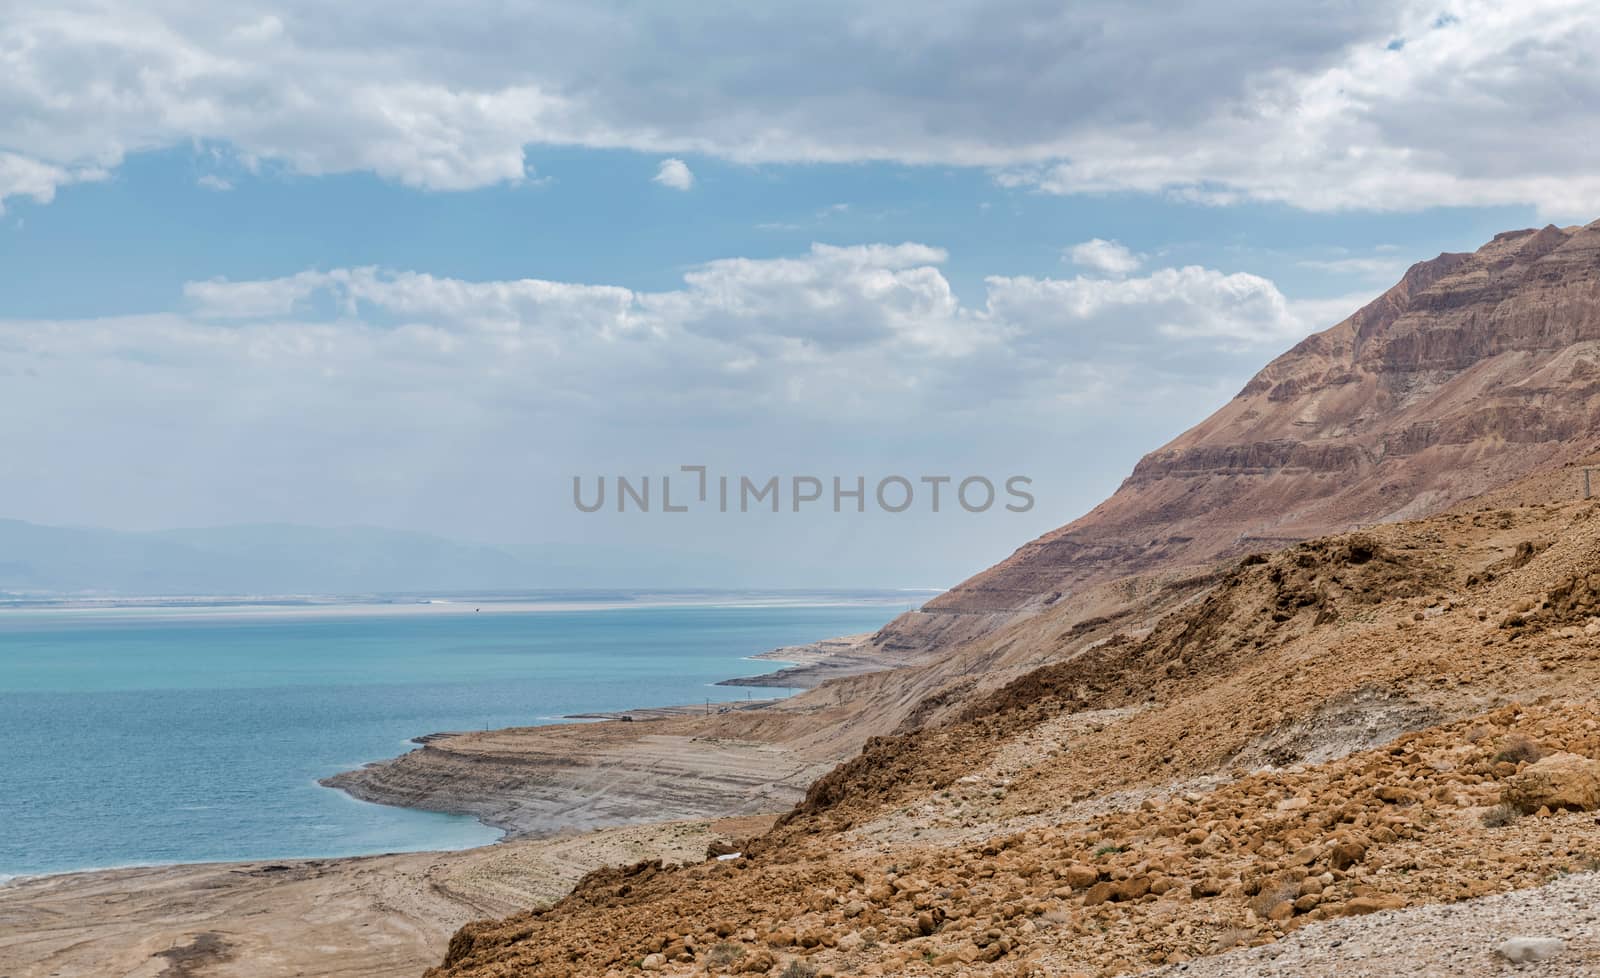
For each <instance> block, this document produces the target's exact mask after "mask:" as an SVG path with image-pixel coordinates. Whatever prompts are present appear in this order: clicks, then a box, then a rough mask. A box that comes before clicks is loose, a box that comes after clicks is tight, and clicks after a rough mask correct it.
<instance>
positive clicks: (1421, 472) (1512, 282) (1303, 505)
mask: <svg viewBox="0 0 1600 978" xmlns="http://www.w3.org/2000/svg"><path fill="white" fill-rule="evenodd" d="M1597 433H1600V221H1597V222H1595V223H1593V224H1590V225H1588V226H1586V227H1568V228H1558V227H1555V226H1553V225H1552V226H1549V227H1545V228H1543V229H1539V230H1533V229H1530V230H1524V231H1508V232H1505V233H1503V234H1498V235H1496V236H1495V238H1494V240H1493V241H1490V242H1489V243H1488V244H1486V245H1484V246H1483V247H1482V248H1480V249H1478V250H1477V251H1476V252H1473V253H1472V254H1442V255H1440V256H1439V257H1437V258H1434V259H1432V260H1431V261H1424V262H1419V263H1418V264H1416V265H1414V266H1412V267H1411V269H1410V270H1408V271H1407V272H1406V274H1405V277H1404V278H1402V279H1401V281H1400V282H1399V283H1398V284H1397V285H1395V286H1394V287H1393V288H1391V289H1390V290H1389V291H1387V292H1385V293H1384V294H1383V295H1382V296H1380V297H1379V298H1377V299H1376V300H1374V301H1373V302H1371V303H1369V304H1368V305H1366V306H1365V307H1363V308H1362V309H1360V310H1359V311H1357V312H1356V313H1355V314H1354V315H1352V316H1351V317H1350V318H1348V319H1346V320H1344V321H1343V322H1341V323H1339V324H1338V325H1336V326H1334V327H1332V328H1331V329H1328V330H1325V331H1323V332H1321V333H1317V334H1315V335H1313V336H1310V337H1308V338H1307V339H1305V340H1304V341H1303V342H1301V343H1300V344H1298V345H1297V346H1295V347H1294V349H1292V350H1290V351H1289V352H1287V353H1285V354H1283V355H1282V356H1280V357H1278V358H1277V359H1276V360H1274V361H1272V363H1270V364H1268V365H1267V366H1266V368H1265V369H1263V370H1262V371H1261V372H1260V373H1258V374H1257V375H1256V376H1255V377H1254V378H1253V379H1252V380H1251V381H1250V382H1249V383H1248V384H1246V385H1245V387H1244V389H1243V390H1241V391H1240V392H1239V394H1238V395H1237V396H1236V397H1235V398H1234V399H1233V400H1232V401H1230V402H1229V403H1228V404H1227V405H1225V406H1224V407H1223V408H1222V409H1221V410H1219V411H1217V412H1216V413H1215V414H1213V415H1212V416H1211V417H1209V418H1207V419H1206V420H1205V421H1202V422H1201V423H1200V424H1198V425H1196V426H1195V427H1194V428H1191V429H1190V430H1189V431H1187V432H1185V433H1184V434H1182V435H1180V436H1179V437H1178V438H1176V439H1174V440H1173V441H1172V442H1170V443H1169V444H1167V445H1164V446H1162V447H1161V448H1159V449H1157V450H1156V451H1154V452H1151V453H1150V454H1149V455H1146V456H1145V457H1144V459H1143V460H1142V461H1140V462H1139V464H1138V465H1137V466H1136V467H1135V468H1134V471H1133V474H1132V475H1130V476H1129V477H1128V479H1127V480H1126V481H1125V482H1124V483H1123V484H1122V486H1121V488H1120V489H1118V490H1117V492H1116V493H1115V494H1113V495H1112V496H1111V497H1110V498H1109V499H1107V500H1106V501H1105V502H1103V503H1101V504H1100V505H1099V506H1097V507H1095V508H1094V509H1093V510H1092V511H1091V512H1089V513H1088V514H1087V515H1085V516H1083V517H1082V518H1080V519H1078V520H1075V521H1074V522H1072V523H1070V524H1068V525H1067V526H1064V527H1062V528H1061V529H1059V530H1056V531H1053V532H1051V533H1049V534H1046V535H1045V536H1043V537H1040V538H1039V539H1037V540H1035V541H1033V542H1031V543H1029V544H1027V545H1025V546H1023V547H1022V548H1021V549H1020V550H1018V551H1017V552H1016V553H1015V554H1013V555H1012V556H1011V557H1010V558H1009V559H1007V560H1005V561H1003V562H1002V563H1000V564H998V565H996V566H995V567H992V568H990V569H989V570H986V571H984V572H983V573H981V574H978V575H977V576H976V577H973V578H971V579H970V580H968V581H966V582H965V583H963V584H961V585H959V586H957V587H955V588H953V589H952V590H950V591H949V592H947V593H945V594H944V595H942V596H940V597H939V598H937V599H935V600H934V601H932V602H930V603H929V604H928V605H927V606H925V607H924V608H923V609H922V610H921V611H920V612H915V613H911V614H908V615H905V616H903V617H902V618H900V619H899V620H897V621H896V622H895V623H893V624H892V625H891V626H889V627H888V628H886V629H885V630H884V631H883V632H882V633H880V635H879V637H878V641H879V643H880V644H881V645H884V646H885V647H887V648H891V649H896V650H900V651H904V652H917V651H922V650H927V649H931V648H933V647H936V646H937V647H943V648H949V647H951V646H952V645H955V644H959V643H960V642H961V641H964V640H968V639H971V638H974V637H977V636H979V635H982V634H985V633H988V632H991V631H993V630H995V629H997V628H999V627H1000V626H1002V625H1004V624H1007V623H1009V622H1013V621H1015V620H1016V619H1018V618H1019V617H1025V616H1027V615H1030V614H1032V613H1035V612H1037V611H1039V610H1040V609H1042V608H1045V607H1048V606H1049V605H1051V604H1053V603H1055V602H1057V601H1059V600H1060V599H1061V598H1062V597H1063V596H1065V595H1072V594H1077V593H1080V592H1082V591H1084V590H1085V589H1087V588H1090V587H1092V586H1094V585H1096V584H1100V583H1104V582H1107V581H1111V580H1114V579H1117V578H1121V577H1125V576H1127V575H1130V574H1143V573H1149V572H1152V571H1156V570H1163V571H1172V570H1175V569H1178V568H1182V567H1187V566H1194V565H1200V564H1204V563H1207V562H1210V561H1214V560H1216V559H1217V558H1221V557H1227V556H1232V555H1237V554H1242V553H1247V552H1250V551H1255V550H1262V549H1269V548H1272V547H1277V546H1282V545H1284V544H1287V543H1291V542H1294V541H1298V540H1304V539H1308V538H1310V537H1314V536H1319V535H1322V534H1327V533H1335V532H1340V531H1344V530H1349V529H1352V528H1356V527H1360V526H1364V525H1368V524H1372V523H1379V522H1385V521H1390V520H1397V519H1407V518H1415V517H1419V516H1426V515H1428V514H1431V513H1436V512H1440V511H1442V510H1443V509H1445V508H1447V507H1448V506H1450V505H1452V504H1453V503H1456V502H1459V501H1460V500H1463V499H1467V498H1469V497H1471V496H1475V495H1477V494H1479V493H1481V492H1483V491H1485V490H1487V489H1489V488H1491V487H1494V486H1498V485H1503V484H1506V483H1508V482H1510V481H1513V480H1514V479H1516V478H1517V477H1519V476H1521V475H1523V474H1525V473H1528V472H1530V471H1532V470H1534V469H1536V468H1538V467H1539V466H1541V465H1543V464H1545V463H1548V462H1550V461H1552V460H1554V459H1560V458H1568V457H1571V456H1573V455H1574V454H1577V453H1579V452H1581V451H1587V450H1589V449H1590V448H1592V447H1593V445H1594V442H1595V440H1596V437H1597ZM1574 478H1575V479H1577V480H1578V481H1577V482H1575V483H1574V485H1575V487H1577V486H1581V476H1574ZM1597 489H1600V484H1597Z"/></svg>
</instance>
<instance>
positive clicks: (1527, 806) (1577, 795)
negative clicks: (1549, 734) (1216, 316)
mask: <svg viewBox="0 0 1600 978" xmlns="http://www.w3.org/2000/svg"><path fill="white" fill-rule="evenodd" d="M1500 797H1501V800H1502V801H1503V802H1505V803H1506V804H1508V805H1511V806H1513V807H1515V808H1516V809H1517V810H1518V811H1521V812H1524V813H1531V812H1536V811H1538V810H1539V809H1540V808H1551V809H1575V810H1577V811H1584V812H1587V811H1593V810H1594V809H1596V808H1600V761H1596V760H1593V759H1592V758H1588V757H1580V756H1578V755H1577V754H1570V753H1567V752H1565V751H1562V752H1559V753H1556V754H1551V755H1550V756H1549V757H1546V758H1543V759H1541V760H1539V761H1536V762H1535V763H1533V764H1531V765H1529V766H1528V767H1527V768H1526V769H1524V770H1523V771H1522V773H1520V774H1517V775H1514V776H1513V777H1511V778H1510V779H1508V780H1507V782H1506V785H1505V788H1504V790H1503V791H1502V792H1501V796H1500Z"/></svg>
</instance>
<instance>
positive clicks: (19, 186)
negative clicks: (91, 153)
mask: <svg viewBox="0 0 1600 978" xmlns="http://www.w3.org/2000/svg"><path fill="white" fill-rule="evenodd" d="M105 177H106V171H105V170H103V169H101V168H100V167H97V166H79V167H63V166H57V165H55V164H52V163H44V162H41V161H39V160H35V159H29V158H28V157H26V156H21V155H18V154H16V153H7V152H3V151H0V214H4V213H5V210H6V207H5V205H6V199H7V198H9V197H28V198H31V199H33V200H35V201H37V202H38V203H41V204H48V203H50V201H52V200H54V199H55V196H56V190H58V189H59V188H61V187H64V186H66V185H68V184H73V183H84V182H87V181H94V180H103V179H105Z"/></svg>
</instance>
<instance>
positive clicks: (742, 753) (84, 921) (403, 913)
mask: <svg viewBox="0 0 1600 978" xmlns="http://www.w3.org/2000/svg"><path fill="white" fill-rule="evenodd" d="M868 637H870V636H865V635H859V636H848V637H846V638H842V639H825V640H823V641H821V642H817V643H811V644H810V645H807V646H797V647H788V648H781V649H773V650H771V651H769V652H765V653H760V654H758V655H754V656H751V657H750V658H751V659H753V660H763V661H775V662H785V663H788V664H789V665H787V666H786V667H785V668H784V669H780V670H778V671H777V672H775V673H771V674H768V676H778V675H783V676H786V677H788V678H789V679H791V680H793V681H786V682H785V683H784V685H787V686H790V687H791V688H797V689H807V688H811V687H813V686H815V685H818V684H820V683H821V682H823V681H826V679H828V678H833V677H834V676H843V675H859V674H862V673H864V672H868V671H874V669H878V670H882V669H892V668H894V667H895V666H896V665H898V664H899V663H898V662H896V661H894V660H892V659H890V658H888V657H882V658H879V659H877V660H871V659H869V657H867V656H865V655H863V654H862V653H861V651H860V646H862V645H864V639H865V638H868ZM835 657H837V658H835ZM801 671H804V672H801ZM752 678H754V679H764V678H767V677H748V678H745V679H743V680H742V681H741V680H737V679H736V680H733V681H729V682H726V683H719V684H718V685H733V686H745V685H768V684H767V683H759V684H757V683H753V682H751V681H750V680H751V679H752ZM623 717H628V718H629V719H623ZM564 719H585V720H589V721H592V722H586V723H554V724H547V725H544V726H533V727H517V728H507V729H504V730H491V731H473V732H461V733H430V734H422V735H419V736H418V737H416V738H414V740H413V742H414V743H416V744H417V745H418V746H417V748H416V749H414V750H412V751H410V752H408V753H406V754H402V755H400V756H398V757H394V758H390V759H387V760H381V761H376V762H373V763H371V764H368V765H364V766H363V767H361V768H358V769H356V770H354V771H347V772H341V773H339V774H335V775H333V776H331V777H329V778H325V779H322V781H321V782H320V783H322V784H324V785H326V786H329V787H333V788H335V789H337V790H341V791H343V792H345V793H346V794H348V795H350V796H351V797H353V798H356V799H359V800H362V801H368V802H373V803H378V804H388V805H398V806H401V807H410V808H421V809H426V810H432V811H444V812H450V813H452V814H463V815H471V816H473V817H475V818H477V819H479V820H480V821H481V822H483V823H484V824H485V825H488V826H490V827H493V828H497V829H500V830H501V831H502V832H503V833H504V835H503V837H502V838H501V839H500V840H499V841H496V842H492V843H490V844H488V845H482V846H476V847H473V848H467V849H459V850H449V851H426V852H408V853H389V854H380V855H364V856H346V857H332V858H326V859H283V860H271V859H266V860H250V861H242V862H221V863H215V862H213V863H172V864H167V865H155V866H151V865H145V866H130V867H120V868H108V869H89V870H81V871H74V872H64V873H51V874H43V875H29V876H15V877H12V878H10V879H5V880H0V920H4V921H5V922H6V924H7V925H8V926H7V928H6V934H5V936H3V937H0V974H3V975H5V976H7V978H48V976H56V975H71V974H82V975H91V974H105V973H118V974H134V973H138V974H144V973H146V972H148V973H149V974H152V975H154V974H158V973H160V974H168V975H172V974H183V975H198V974H205V975H219V976H222V975H240V976H250V978H271V976H276V975H283V976H289V975H296V974H316V973H329V972H337V973H338V974H340V975H353V976H366V975H371V976H373V978H377V976H380V975H382V976H390V975H394V974H408V973H416V974H420V973H421V972H422V971H423V970H425V969H426V968H428V967H431V966H433V965H435V964H437V963H438V962H439V961H440V960H442V957H443V954H444V948H445V945H446V943H447V942H448V940H449V937H450V935H451V934H452V933H454V931H455V930H456V929H457V928H459V927H460V926H461V925H462V924H464V923H466V922H467V921H469V920H472V919H477V918H481V917H485V916H500V915H505V914H508V913H511V912H513V911H515V910H518V909H524V908H526V907H528V906H532V905H535V904H537V903H539V902H550V901H553V900H555V899H557V898H559V897H560V896H562V895H564V894H565V893H566V892H567V891H568V890H569V889H570V888H571V887H572V885H573V884H575V883H576V882H577V880H578V879H580V878H581V877H582V876H583V875H584V874H585V873H587V872H589V871H590V870H593V869H597V868H600V867H602V866H608V865H620V864H627V863H633V862H638V861H640V860H642V859H665V860H667V861H669V862H683V861H698V860H701V859H704V858H706V853H707V849H708V847H709V846H710V845H711V844H712V843H718V844H720V845H722V846H726V845H728V844H731V843H735V842H737V840H739V839H742V838H746V837H750V836H754V835H757V834H760V832H762V831H764V830H765V828H766V827H767V826H768V825H770V823H771V821H772V820H773V819H774V818H776V815H777V813H779V812H782V811H785V810H787V809H789V808H790V807H792V806H793V805H794V804H795V803H796V802H797V801H799V800H800V799H801V798H803V797H804V793H805V790H806V788H807V787H808V786H809V785H810V784H811V782H812V781H814V780H815V779H816V778H817V777H820V776H821V775H822V774H824V773H826V771H827V770H829V769H831V768H832V766H833V765H834V764H835V763H836V761H837V749H836V746H834V745H831V744H830V743H829V742H828V741H827V739H826V738H822V739H821V740H820V741H818V742H814V743H810V744H804V743H802V744H795V743H786V741H791V740H794V739H795V738H796V735H797V734H800V733H805V732H810V733H813V734H814V733H816V732H817V731H818V730H820V729H824V728H826V727H827V726H829V725H830V724H831V723H833V722H834V721H835V720H836V719H837V718H836V717H834V716H832V715H831V713H830V712H829V711H827V710H824V709H819V708H818V707H817V706H815V705H814V704H808V703H798V704H797V703H796V702H795V698H785V699H777V700H771V699H769V700H761V701H748V700H728V701H724V702H720V703H714V704H711V707H710V710H709V712H708V710H707V707H706V705H705V704H686V705H680V706H666V707H645V708H641V709H635V710H626V711H616V712H615V713H596V714H588V715H581V716H576V717H569V718H564ZM107 908H115V909H114V910H108V909H107ZM312 911H315V913H312ZM313 918H315V919H313ZM163 961H165V962H166V965H165V966H162V965H161V962H163ZM163 967H164V968H165V970H163Z"/></svg>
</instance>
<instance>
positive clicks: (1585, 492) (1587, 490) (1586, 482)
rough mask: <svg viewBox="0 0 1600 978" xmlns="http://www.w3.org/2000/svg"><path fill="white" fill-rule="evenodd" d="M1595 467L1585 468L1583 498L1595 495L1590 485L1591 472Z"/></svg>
mask: <svg viewBox="0 0 1600 978" xmlns="http://www.w3.org/2000/svg"><path fill="white" fill-rule="evenodd" d="M1593 471H1594V469H1591V468H1588V467H1585V468H1584V470H1583V498H1585V499H1588V498H1590V497H1591V496H1593V495H1594V490H1592V489H1591V488H1590V487H1589V473H1591V472H1593Z"/></svg>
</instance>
